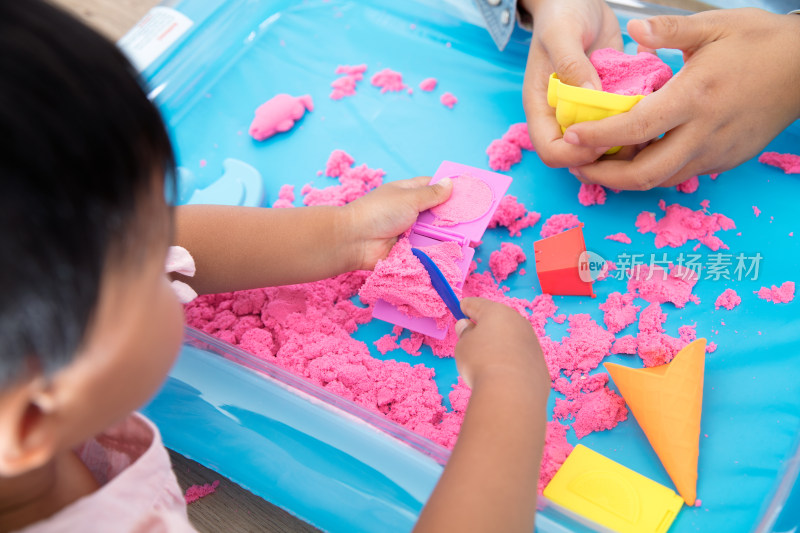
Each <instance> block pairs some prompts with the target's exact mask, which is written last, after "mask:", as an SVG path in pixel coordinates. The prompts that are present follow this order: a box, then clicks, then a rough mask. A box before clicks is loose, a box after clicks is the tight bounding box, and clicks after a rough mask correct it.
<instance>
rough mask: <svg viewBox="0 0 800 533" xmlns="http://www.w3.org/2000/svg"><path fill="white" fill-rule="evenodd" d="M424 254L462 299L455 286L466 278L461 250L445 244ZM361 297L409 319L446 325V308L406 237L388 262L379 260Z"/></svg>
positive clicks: (451, 243) (367, 301) (456, 245)
mask: <svg viewBox="0 0 800 533" xmlns="http://www.w3.org/2000/svg"><path fill="white" fill-rule="evenodd" d="M425 253H427V254H428V255H429V256H430V258H431V259H433V261H434V263H436V265H437V266H438V267H439V270H441V271H442V273H443V274H444V276H445V278H446V279H447V281H448V282H450V284H451V285H453V286H454V290H455V291H456V295H457V296H460V294H459V292H460V290H459V289H458V287H456V286H455V285H456V284H457V283H458V284H460V283H461V280H462V278H463V275H464V273H463V272H462V271H461V268H460V267H459V266H458V264H456V261H458V260H459V259H461V257H462V253H461V247H460V246H459V245H458V244H456V243H454V242H443V243H441V244H436V245H434V246H428V247H426V248H425ZM358 294H359V296H360V297H361V300H362V301H363V302H365V303H367V304H374V303H375V302H376V301H377V300H379V299H380V300H384V301H386V302H388V303H390V304H392V305H394V306H395V307H396V308H397V309H399V310H400V311H402V312H403V313H405V314H406V315H408V316H411V317H431V318H435V319H436V322H437V325H439V326H440V327H444V326H445V325H446V324H447V320H446V319H447V318H448V317H449V311H448V310H447V306H445V304H444V302H443V301H442V298H441V296H439V293H437V292H436V290H435V289H434V288H433V286H432V285H431V279H430V276H428V272H427V271H426V270H425V267H423V266H422V263H420V262H419V259H417V258H416V257H415V256H414V254H412V253H411V242H410V241H409V240H408V238H406V237H402V238H400V239H399V240H398V241H397V243H396V244H395V245H394V247H393V248H392V250H391V252H389V255H388V256H387V257H386V259H382V260H381V261H378V264H377V265H375V270H374V271H373V273H372V274H371V275H370V276H369V277H368V278H367V280H366V282H365V283H364V286H363V287H361V290H360V291H359V292H358Z"/></svg>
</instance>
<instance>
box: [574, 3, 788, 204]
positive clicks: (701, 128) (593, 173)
mask: <svg viewBox="0 0 800 533" xmlns="http://www.w3.org/2000/svg"><path fill="white" fill-rule="evenodd" d="M628 30H629V31H630V34H631V36H632V37H633V38H634V39H636V41H637V42H638V43H639V44H640V47H645V48H651V49H656V48H678V49H681V50H683V53H684V60H685V65H684V67H683V68H682V69H681V71H680V72H678V74H676V75H675V76H674V77H673V78H672V79H671V80H670V81H668V82H667V84H666V85H664V87H662V88H661V89H659V90H658V91H656V92H655V93H653V94H651V95H649V96H648V97H647V98H645V99H644V100H642V101H641V102H640V103H638V104H636V106H634V108H633V109H631V110H630V111H629V112H627V113H622V114H620V115H617V116H615V117H609V118H606V119H603V120H598V121H593V122H582V123H580V124H573V125H572V126H570V127H569V128H568V129H567V131H566V132H565V134H564V141H566V142H567V143H571V144H574V145H575V146H578V147H580V148H583V149H591V148H593V147H598V146H617V145H623V146H630V145H636V144H639V143H647V142H649V141H650V140H652V139H655V138H657V137H658V136H660V135H661V134H665V135H664V136H663V137H662V138H661V139H659V140H658V141H656V142H653V143H652V144H650V145H649V146H647V147H646V148H644V149H643V150H642V151H641V152H639V153H638V154H637V155H636V157H634V158H633V160H632V161H624V160H601V161H598V162H596V163H593V164H589V165H586V166H582V167H579V168H578V169H575V171H576V173H577V175H578V177H579V179H581V180H582V181H585V182H588V183H599V184H601V185H607V186H609V187H614V188H618V189H650V188H652V187H655V186H670V185H676V184H678V183H680V182H682V181H685V180H686V179H688V178H690V177H692V176H696V175H698V174H707V173H713V172H722V171H725V170H728V169H731V168H733V167H735V166H736V165H738V164H740V163H742V162H744V161H746V160H747V159H750V158H751V157H753V156H754V155H756V154H757V153H758V152H760V151H761V150H763V149H764V147H765V146H766V145H767V143H769V142H770V141H771V140H772V139H773V138H775V137H776V136H777V135H778V134H779V133H780V132H781V130H783V129H784V128H786V127H787V126H788V125H789V124H791V123H792V122H793V121H794V120H796V119H797V118H800V91H798V89H797V88H798V86H800V47H798V44H797V43H798V36H800V16H798V15H775V14H772V13H768V12H766V11H762V10H760V9H721V10H715V11H707V12H703V13H698V14H696V15H691V16H688V17H674V16H664V17H654V18H651V19H648V20H646V21H640V20H633V21H631V22H630V23H629V24H628Z"/></svg>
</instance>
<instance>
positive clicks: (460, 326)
mask: <svg viewBox="0 0 800 533" xmlns="http://www.w3.org/2000/svg"><path fill="white" fill-rule="evenodd" d="M467 326H469V320H465V319H463V318H462V319H461V320H459V321H458V322H456V335H458V336H459V337H460V336H461V334H462V333H464V330H465V329H467Z"/></svg>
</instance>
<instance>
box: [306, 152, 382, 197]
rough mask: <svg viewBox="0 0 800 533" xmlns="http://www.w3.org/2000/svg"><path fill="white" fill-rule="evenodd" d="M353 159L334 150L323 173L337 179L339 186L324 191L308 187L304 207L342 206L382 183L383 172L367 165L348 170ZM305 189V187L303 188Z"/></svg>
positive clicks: (332, 186)
mask: <svg viewBox="0 0 800 533" xmlns="http://www.w3.org/2000/svg"><path fill="white" fill-rule="evenodd" d="M352 163H353V158H352V157H350V156H349V155H348V154H347V153H346V152H344V151H342V150H334V151H333V153H331V155H330V158H329V159H328V164H327V165H326V167H325V172H326V173H327V175H328V176H333V177H338V178H339V183H340V184H339V185H331V186H330V187H325V188H324V189H315V188H314V187H310V189H308V192H307V193H306V194H305V196H304V198H303V203H304V204H305V205H344V204H346V203H348V202H352V201H353V200H355V199H356V198H359V197H361V196H363V195H364V194H366V193H368V192H369V191H371V190H372V189H374V188H375V187H377V186H378V185H380V184H381V183H383V175H384V172H383V170H381V169H371V168H368V167H367V165H361V166H358V167H354V168H350V167H349V165H351V164H352ZM303 189H305V187H303Z"/></svg>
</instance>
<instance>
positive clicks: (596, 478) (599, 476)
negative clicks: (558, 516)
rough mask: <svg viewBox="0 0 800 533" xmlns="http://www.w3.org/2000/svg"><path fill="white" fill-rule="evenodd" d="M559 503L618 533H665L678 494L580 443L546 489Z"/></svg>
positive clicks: (676, 509)
mask: <svg viewBox="0 0 800 533" xmlns="http://www.w3.org/2000/svg"><path fill="white" fill-rule="evenodd" d="M544 495H545V496H546V497H547V498H549V499H550V500H552V501H554V502H555V503H557V504H559V505H561V506H563V507H566V508H567V509H569V510H571V511H574V512H576V513H578V514H579V515H581V516H584V517H586V518H588V519H590V520H593V521H595V522H597V523H598V524H601V525H603V526H606V527H607V528H609V529H612V530H614V531H618V532H619V533H666V531H667V530H669V528H670V526H671V525H672V522H673V521H674V520H675V517H676V516H677V515H678V512H679V511H680V510H681V507H682V506H683V499H682V498H681V497H680V496H678V495H677V494H676V493H675V491H673V490H672V489H669V488H667V487H665V486H663V485H660V484H658V483H656V482H655V481H653V480H651V479H648V478H646V477H644V476H643V475H641V474H639V473H637V472H634V471H633V470H631V469H629V468H626V467H624V466H622V465H621V464H619V463H617V462H614V461H612V460H611V459H609V458H607V457H605V456H603V455H600V454H599V453H597V452H595V451H592V450H590V449H589V448H587V447H586V446H583V445H581V444H578V445H577V446H575V449H574V450H572V453H570V454H569V457H567V460H566V461H564V464H563V465H562V466H561V468H560V469H559V470H558V472H556V475H555V476H553V479H552V480H551V481H550V483H549V484H548V485H547V487H546V488H545V489H544Z"/></svg>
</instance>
